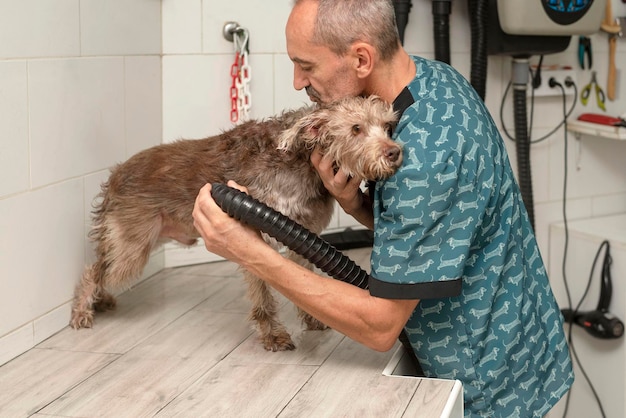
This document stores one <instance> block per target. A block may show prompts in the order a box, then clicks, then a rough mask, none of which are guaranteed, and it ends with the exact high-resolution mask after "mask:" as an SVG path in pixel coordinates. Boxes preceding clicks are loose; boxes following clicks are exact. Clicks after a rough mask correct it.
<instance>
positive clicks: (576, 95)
mask: <svg viewBox="0 0 626 418" xmlns="http://www.w3.org/2000/svg"><path fill="white" fill-rule="evenodd" d="M511 84H512V83H511V82H510V81H509V83H508V84H507V86H506V89H505V90H504V95H503V96H502V101H501V102H500V124H501V125H502V132H503V133H504V135H505V136H506V137H507V138H508V139H510V140H511V141H513V142H515V138H514V137H512V136H511V134H510V133H509V131H508V128H507V127H506V124H505V123H504V103H505V101H506V97H507V96H508V93H509V90H510V89H511ZM572 87H573V88H574V101H573V102H572V105H571V107H570V109H569V110H568V111H567V118H569V117H570V116H571V114H572V112H573V111H574V109H575V108H576V102H577V97H578V87H577V86H576V84H575V83H573V84H572ZM534 101H535V95H534V89H533V91H532V92H531V102H530V109H531V114H530V121H531V125H530V127H529V129H528V131H529V132H530V131H531V130H532V120H533V114H534ZM563 124H564V122H563V121H561V122H560V123H559V124H558V125H557V126H555V127H554V128H553V129H552V130H551V131H550V132H548V133H547V134H545V135H544V136H542V137H541V138H538V139H535V140H531V141H530V143H531V144H537V143H539V142H542V141H544V140H546V139H548V138H549V137H550V136H552V135H553V134H554V133H555V132H556V131H557V130H558V129H559V128H560V127H561V126H563Z"/></svg>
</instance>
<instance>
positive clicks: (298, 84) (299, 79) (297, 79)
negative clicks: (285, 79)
mask: <svg viewBox="0 0 626 418" xmlns="http://www.w3.org/2000/svg"><path fill="white" fill-rule="evenodd" d="M308 85H309V80H308V79H307V78H306V77H305V76H304V74H302V70H300V69H298V66H297V65H295V66H294V67H293V88H294V89H296V90H302V89H303V88H306V87H307V86H308Z"/></svg>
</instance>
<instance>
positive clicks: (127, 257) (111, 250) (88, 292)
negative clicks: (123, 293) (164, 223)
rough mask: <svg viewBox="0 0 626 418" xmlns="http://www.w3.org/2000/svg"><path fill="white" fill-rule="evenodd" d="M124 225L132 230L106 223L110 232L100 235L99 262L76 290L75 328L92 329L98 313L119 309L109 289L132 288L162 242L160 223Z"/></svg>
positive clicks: (87, 272) (88, 270)
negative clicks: (154, 248) (158, 242)
mask: <svg viewBox="0 0 626 418" xmlns="http://www.w3.org/2000/svg"><path fill="white" fill-rule="evenodd" d="M119 224H122V222H120V223H119ZM124 224H125V225H127V226H128V227H127V228H121V227H119V226H118V223H117V222H115V221H110V220H109V221H107V222H105V228H106V229H105V230H106V232H105V233H101V234H100V235H99V241H98V246H97V248H96V254H97V257H98V258H97V261H96V262H95V263H94V264H93V265H91V266H89V267H87V268H86V269H85V271H84V273H83V277H82V278H81V280H80V282H79V283H78V285H77V286H76V290H75V293H74V301H73V304H72V316H71V320H70V325H71V326H72V327H73V328H76V329H78V328H90V327H91V326H92V325H93V317H94V312H95V311H97V312H103V311H107V310H110V309H114V308H115V305H116V301H115V297H114V296H113V295H111V294H110V293H109V292H107V290H106V287H110V288H122V287H125V286H128V285H129V284H130V282H131V280H133V279H135V278H137V277H138V276H139V275H140V274H141V272H142V271H143V268H144V267H145V265H146V263H147V261H148V258H149V257H150V251H151V250H152V248H153V247H154V246H155V245H156V242H157V241H158V237H159V232H160V230H161V221H160V220H158V221H156V222H154V221H152V222H150V221H149V220H148V221H146V220H144V221H143V222H125V223H124ZM131 225H132V226H131Z"/></svg>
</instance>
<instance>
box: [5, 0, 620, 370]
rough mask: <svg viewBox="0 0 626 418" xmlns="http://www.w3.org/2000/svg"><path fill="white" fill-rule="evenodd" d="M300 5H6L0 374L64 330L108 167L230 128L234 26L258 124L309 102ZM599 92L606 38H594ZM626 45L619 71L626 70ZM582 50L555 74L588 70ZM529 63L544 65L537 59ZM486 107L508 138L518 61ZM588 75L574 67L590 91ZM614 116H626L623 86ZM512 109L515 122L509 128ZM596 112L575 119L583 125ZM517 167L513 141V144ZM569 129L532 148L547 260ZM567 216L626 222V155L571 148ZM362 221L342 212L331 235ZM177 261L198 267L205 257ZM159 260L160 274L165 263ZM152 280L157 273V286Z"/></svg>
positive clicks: (545, 118) (419, 39)
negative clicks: (297, 60) (291, 39)
mask: <svg viewBox="0 0 626 418" xmlns="http://www.w3.org/2000/svg"><path fill="white" fill-rule="evenodd" d="M290 4H291V0H272V1H265V0H231V1H229V2H224V1H218V0H161V1H158V0H108V1H99V0H49V1H47V2H41V1H36V0H21V1H19V2H16V1H14V0H0V40H2V41H0V115H1V116H0V117H1V118H2V123H0V170H2V175H0V363H2V362H4V361H5V360H7V359H9V358H11V357H12V356H15V355H16V354H19V353H20V352H22V351H24V350H25V349H27V348H29V347H30V346H32V345H33V344H34V343H36V342H37V341H39V340H40V339H42V338H45V337H46V336H47V335H49V334H51V333H52V332H54V331H56V330H57V329H59V328H60V327H62V326H64V325H65V324H66V323H67V320H68V317H69V315H68V312H69V311H68V309H69V308H68V304H67V302H68V301H69V299H70V297H71V292H72V287H73V283H74V282H75V280H77V278H78V274H80V271H81V269H82V267H83V265H84V264H85V263H86V262H89V261H90V260H91V257H92V254H91V248H90V244H89V243H88V242H87V241H86V240H85V238H84V237H85V233H86V228H87V227H88V225H89V219H88V213H89V210H90V204H91V201H92V199H93V196H94V195H95V194H96V193H97V191H98V186H99V184H100V182H101V181H102V180H103V179H105V178H106V176H107V168H108V167H109V166H110V165H111V164H113V163H115V162H117V161H120V160H123V159H125V158H127V157H128V156H130V155H132V154H134V153H135V152H137V151H139V150H140V149H143V148H146V147H148V146H151V145H154V144H156V143H158V142H160V141H166V142H167V141H172V140H174V139H177V138H197V137H204V136H207V135H213V134H216V133H218V132H219V131H220V130H223V129H227V128H229V127H230V126H231V123H230V120H229V111H230V98H229V87H230V82H231V80H230V65H231V63H232V61H233V58H234V56H233V44H232V43H230V42H227V41H226V40H225V39H224V38H223V37H222V28H223V25H224V23H225V22H227V21H237V22H238V23H239V24H240V25H241V26H243V27H245V28H247V29H249V31H250V64H251V66H252V112H251V113H252V116H253V117H255V118H262V117H266V116H269V115H272V114H275V113H278V112H280V111H281V110H282V109H285V108H295V107H299V106H301V105H302V104H304V103H306V102H307V101H308V99H307V97H306V95H305V94H304V93H302V92H297V91H295V90H294V89H293V87H292V65H291V63H290V61H289V59H288V57H287V54H286V49H285V41H284V24H285V21H286V18H287V15H288V13H289V9H290ZM452 6H453V14H452V16H451V22H452V23H453V24H452V33H451V40H452V43H451V50H452V64H453V65H454V66H455V67H456V68H457V69H459V70H460V71H461V73H462V74H464V75H465V76H466V77H469V73H470V31H469V23H468V22H467V6H466V3H465V2H453V5H452ZM432 33H433V30H432V13H431V3H430V2H428V1H414V2H413V8H412V9H411V14H410V16H409V26H408V27H407V30H406V42H405V46H406V49H407V50H408V51H409V52H411V53H415V54H419V55H423V56H426V57H432V56H433V51H434V48H433V42H432ZM592 42H593V53H594V69H595V70H596V71H597V72H598V78H599V80H600V81H601V83H602V84H603V85H604V84H605V82H604V80H605V79H606V72H607V63H608V58H607V51H608V46H607V42H606V36H605V35H604V34H597V35H593V36H592ZM625 44H626V42H625V41H624V40H620V41H619V42H618V55H617V62H618V67H620V63H626V45H625ZM576 48H577V44H576V38H574V39H573V41H572V43H571V45H570V47H569V48H568V50H567V51H565V52H563V53H561V54H555V55H552V56H547V57H546V58H545V60H544V63H548V64H550V63H559V64H569V65H571V66H573V67H574V68H577V61H576V59H577V50H576ZM533 61H534V62H536V61H537V60H536V59H534V60H533ZM488 72H489V77H488V84H487V100H486V102H487V105H488V107H489V108H490V110H491V112H492V114H493V116H494V119H495V120H496V121H497V123H498V124H499V125H500V120H499V111H500V104H501V99H502V95H503V92H504V90H505V87H506V84H507V82H508V80H509V79H510V59H509V58H508V57H490V58H489V67H488ZM588 79H589V72H588V71H584V72H583V71H582V70H579V71H578V73H577V80H578V84H579V86H581V85H583V84H585V83H586V82H587V81H588ZM618 85H619V86H621V87H620V90H619V93H618V101H616V102H609V103H608V104H607V110H608V112H607V113H609V114H621V113H623V112H624V111H626V87H625V86H626V83H623V82H622V83H621V84H618ZM511 103H512V100H511V96H510V95H509V96H508V97H507V100H506V102H505V106H504V119H505V122H506V125H507V127H508V129H509V130H510V131H512V130H513V117H512V104H511ZM561 109H562V105H561V101H560V99H558V98H541V99H537V101H536V103H535V117H534V129H533V132H532V134H533V137H535V138H536V137H539V136H540V135H542V134H543V133H546V132H549V131H550V130H551V129H552V127H553V126H555V125H556V124H557V123H558V121H559V119H560V118H561V113H562V110H561ZM584 111H587V112H590V111H594V112H597V111H598V109H597V108H594V107H593V105H591V106H588V107H587V108H581V107H578V108H577V109H576V111H575V112H574V117H576V116H577V115H578V114H580V113H582V112H584ZM506 142H507V147H508V148H509V150H510V154H511V160H512V163H513V165H515V158H514V157H515V151H514V148H515V146H514V144H513V143H512V142H511V141H508V140H506ZM563 142H564V140H563V130H562V129H560V130H559V131H557V133H556V134H554V135H553V136H552V137H551V138H549V140H547V141H544V142H543V143H540V144H537V145H534V146H533V148H532V160H533V162H532V168H533V181H534V188H535V203H536V208H535V212H536V224H537V234H538V238H539V242H540V245H541V248H542V250H543V252H544V259H546V260H547V259H548V256H547V253H548V251H549V242H548V240H549V236H548V230H549V225H550V223H553V222H556V221H560V220H561V197H562V195H561V189H562V177H563V168H564V162H563V145H564V144H563ZM569 148H570V149H569V157H568V166H569V170H570V175H569V180H570V182H569V190H568V212H569V216H570V218H571V219H581V218H589V217H594V216H600V215H607V214H613V213H623V212H626V171H624V169H623V161H624V157H625V156H626V144H625V143H618V142H616V141H609V140H601V139H597V138H585V137H583V138H582V139H581V140H580V141H577V140H576V139H575V138H574V137H573V136H571V135H570V138H569ZM350 224H353V221H352V220H351V219H350V218H349V217H346V216H340V215H339V211H338V212H337V216H336V217H335V219H334V220H333V223H332V225H331V227H332V228H340V227H344V226H348V225H350ZM177 251H180V250H178V249H174V247H171V248H168V250H166V251H165V254H169V253H171V254H174V257H173V258H174V259H176V258H177V257H179V256H180V257H179V258H185V257H187V261H190V262H194V261H197V259H198V257H200V258H203V257H206V254H205V252H204V251H203V249H202V248H199V249H196V250H195V251H196V252H195V253H193V254H191V255H190V253H188V252H187V253H183V255H182V256H181V255H180V254H177ZM167 258H168V257H167V256H166V255H164V253H157V254H156V256H155V257H153V260H154V262H153V264H152V265H151V267H150V269H149V272H150V271H154V270H155V269H158V268H160V267H161V266H163V265H167V264H168V261H166V260H167ZM148 274H149V273H148Z"/></svg>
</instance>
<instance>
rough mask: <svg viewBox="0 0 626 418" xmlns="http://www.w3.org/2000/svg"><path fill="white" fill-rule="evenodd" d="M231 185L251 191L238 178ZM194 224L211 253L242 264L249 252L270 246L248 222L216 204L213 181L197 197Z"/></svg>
mask: <svg viewBox="0 0 626 418" xmlns="http://www.w3.org/2000/svg"><path fill="white" fill-rule="evenodd" d="M228 185H229V186H230V187H234V188H236V189H238V190H240V191H242V192H247V189H246V188H245V187H242V186H240V185H238V184H237V183H235V182H234V181H229V182H228ZM192 215H193V220H194V222H193V224H194V226H195V227H196V229H197V230H198V232H199V233H200V236H201V237H202V239H203V240H204V245H205V247H206V249H207V250H209V251H210V252H212V253H214V254H217V255H220V256H222V257H224V258H226V259H228V260H231V261H234V262H237V263H239V264H241V260H242V259H244V258H246V254H247V253H248V251H253V249H254V248H256V247H257V246H259V245H266V244H265V241H263V239H262V238H261V234H260V233H259V232H258V231H256V230H254V229H252V228H250V227H248V226H246V225H245V224H243V223H241V222H239V221H237V220H235V219H233V218H231V217H230V216H229V215H228V214H227V213H225V212H224V211H222V209H221V208H220V207H219V206H218V205H217V203H215V200H213V197H212V196H211V184H206V185H205V186H204V187H203V188H202V189H200V192H199V193H198V196H197V198H196V203H195V205H194V208H193V214H192Z"/></svg>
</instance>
